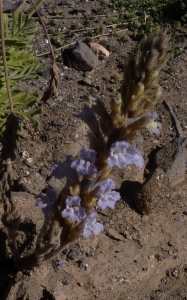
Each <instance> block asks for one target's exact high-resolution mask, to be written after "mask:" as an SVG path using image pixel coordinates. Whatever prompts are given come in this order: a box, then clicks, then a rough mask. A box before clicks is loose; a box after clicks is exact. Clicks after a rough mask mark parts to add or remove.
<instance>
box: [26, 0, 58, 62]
mask: <svg viewBox="0 0 187 300" xmlns="http://www.w3.org/2000/svg"><path fill="white" fill-rule="evenodd" d="M42 1H43V0H42ZM42 1H41V0H40V1H38V3H39V2H42ZM30 2H31V3H32V5H33V6H34V10H35V11H36V13H37V15H38V18H39V20H40V22H41V24H42V27H43V29H44V31H45V35H46V37H47V39H48V43H49V48H50V51H51V55H52V58H53V63H55V61H56V58H55V53H54V50H53V46H52V44H51V40H50V36H49V34H48V32H47V28H46V26H45V24H44V22H43V20H42V17H41V15H40V13H39V11H38V8H37V4H38V3H37V4H36V5H35V4H34V2H33V0H30ZM49 53H50V52H49Z"/></svg>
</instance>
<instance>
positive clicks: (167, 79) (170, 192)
mask: <svg viewBox="0 0 187 300" xmlns="http://www.w3.org/2000/svg"><path fill="white" fill-rule="evenodd" d="M44 2H45V4H43V5H42V7H41V10H40V11H41V13H42V15H43V16H44V18H45V19H46V20H49V18H51V17H54V16H55V14H57V13H58V14H60V13H62V12H63V13H64V18H62V19H58V20H55V19H54V20H53V19H52V20H53V22H58V30H59V34H60V35H61V41H63V39H64V37H65V38H66V39H67V41H70V42H74V41H83V40H84V39H85V38H86V36H87V32H86V31H78V32H76V34H75V35H74V36H73V37H71V36H70V37H69V36H68V34H70V31H69V30H70V29H72V28H73V29H79V21H80V20H82V19H83V18H84V16H85V15H93V14H96V13H97V10H98V9H99V7H100V5H101V4H100V2H99V1H82V2H81V1H59V0H54V1H50V0H45V1H44ZM29 8H30V4H29V1H28V2H27V1H26V2H25V3H24V5H23V6H22V7H21V9H23V10H24V11H27V10H28V9H29ZM106 9H107V12H108V14H111V15H112V14H115V12H113V9H112V8H110V6H107V7H106ZM104 21H105V17H102V18H101V17H98V22H99V24H102V23H104ZM50 24H52V23H50ZM50 26H51V25H48V28H49V30H51V27H50ZM88 26H89V27H93V26H95V23H94V24H92V23H90V24H88ZM66 31H68V32H69V33H68V34H67V33H66V34H65V33H64V32H66ZM106 32H108V31H106ZM109 33H110V32H109ZM122 36H123V37H125V40H126V42H125V43H122V42H121V40H120V37H122ZM130 36H131V33H130V32H129V31H128V30H126V31H123V32H121V33H118V34H114V35H106V36H102V37H101V38H97V39H94V41H96V42H99V40H101V39H102V40H105V41H106V43H109V45H110V47H109V51H110V55H109V57H108V58H107V59H106V60H105V61H103V62H102V64H101V65H100V66H99V67H98V68H97V69H94V70H93V71H91V72H90V73H87V74H86V73H84V72H80V71H76V70H74V69H70V68H67V67H65V66H64V65H63V63H62V61H60V60H59V63H58V66H59V68H60V82H59V84H60V88H59V96H58V97H53V98H51V99H49V100H48V102H47V103H42V104H41V103H40V104H39V105H41V106H42V114H41V115H40V116H38V118H39V120H40V126H39V128H37V129H36V128H33V127H32V125H31V124H28V123H24V124H23V135H22V137H20V138H19V141H18V146H17V153H16V161H15V164H14V173H15V187H14V192H13V197H14V199H16V200H17V205H18V206H19V208H20V210H21V215H22V223H21V225H20V228H19V234H18V244H19V243H20V247H21V244H22V243H23V242H24V245H25V248H24V249H23V248H21V249H22V251H24V254H25V255H26V254H29V253H30V252H32V250H33V249H34V247H35V241H36V237H37V235H38V233H39V230H40V228H41V226H42V222H43V215H42V212H41V210H40V209H39V208H35V207H34V204H35V196H36V195H37V194H39V193H40V192H41V191H45V189H46V188H47V187H49V186H50V187H52V188H53V189H54V190H56V191H57V192H59V190H60V187H61V183H60V182H59V181H55V180H54V179H53V178H51V177H50V173H51V163H52V162H54V161H62V160H63V159H64V158H65V156H66V155H67V154H72V155H76V154H77V153H78V151H79V150H80V149H81V147H82V146H83V145H85V135H86V132H87V128H86V126H85V125H84V124H82V122H81V120H79V119H77V118H76V117H75V115H76V114H77V113H79V112H80V110H81V107H82V103H81V97H82V96H83V95H88V94H90V93H92V94H94V95H95V96H97V97H99V98H100V99H101V100H103V101H104V102H105V103H107V102H108V101H110V99H111V98H112V97H113V96H114V95H116V93H117V90H118V89H119V86H120V82H121V80H122V76H123V72H122V71H123V64H124V60H125V57H126V54H127V52H129V51H130V50H131V49H132V48H133V47H134V46H135V45H136V42H134V41H133V40H132V39H131V38H130ZM68 38H69V40H68ZM70 38H71V39H70ZM61 41H59V36H58V41H57V38H56V37H55V38H54V43H55V42H56V43H59V44H57V45H56V47H59V46H60V42H61ZM178 46H179V47H180V55H179V56H178V57H176V58H174V56H172V57H171V59H170V61H169V62H168V65H167V66H166V68H165V70H164V71H163V72H162V76H161V80H160V84H161V85H162V87H163V94H162V97H161V98H160V100H159V102H158V104H157V106H156V111H157V112H158V115H159V119H160V121H161V122H162V124H163V130H162V134H161V135H160V137H159V138H157V137H156V136H150V135H149V134H148V133H139V134H138V135H137V136H136V137H135V142H136V143H137V146H138V148H139V149H140V150H141V151H142V152H143V154H144V159H145V162H146V164H145V170H141V171H140V172H138V171H137V169H136V168H127V169H126V170H124V171H123V170H121V171H120V172H119V171H117V170H116V172H115V175H114V178H115V179H116V182H117V187H118V188H119V187H120V186H121V195H122V199H121V200H120V201H119V202H118V203H117V204H116V208H115V210H110V209H108V210H106V211H104V213H102V214H101V213H99V219H100V221H101V222H102V223H103V224H104V226H105V231H104V232H102V233H101V234H100V235H99V236H97V237H91V238H90V239H88V240H84V239H82V238H80V239H79V240H78V241H77V242H75V243H72V244H71V245H70V246H69V247H68V248H67V249H66V250H65V251H63V252H62V253H61V254H60V255H59V256H58V257H57V258H56V259H55V260H53V261H51V262H48V263H46V264H45V265H43V266H41V267H40V268H38V269H34V270H33V271H29V272H28V271H25V272H17V271H16V269H15V268H14V267H13V262H12V256H11V253H10V250H9V249H8V247H7V244H6V239H7V235H6V230H5V228H3V226H2V223H1V224H0V243H1V246H0V299H2V300H5V299H8V300H18V299H29V300H37V299H40V300H43V299H45V300H47V299H48V300H53V299H56V300H75V299H81V300H93V299H101V300H104V299H107V300H112V299H116V300H126V299H131V300H185V299H187V200H186V199H187V174H185V176H184V178H183V180H182V181H181V182H179V183H178V184H176V185H174V186H172V187H167V183H166V181H167V180H166V181H165V177H164V175H163V174H162V172H161V171H159V170H158V174H157V176H156V177H155V183H154V184H153V186H152V190H151V193H153V194H154V195H156V203H155V205H154V208H153V209H152V211H151V213H150V214H149V215H142V214H140V213H139V212H138V211H137V210H136V209H135V205H134V197H133V191H134V189H135V187H136V185H138V184H139V183H137V182H140V183H142V182H143V181H144V180H145V179H146V177H147V176H148V175H149V172H150V170H151V163H152V160H151V159H152V156H153V153H154V152H155V150H157V149H159V148H160V147H163V146H164V145H166V144H167V143H169V142H171V141H172V140H173V139H174V138H175V137H176V128H175V126H174V124H173V123H172V119H171V116H170V114H169V112H168V110H167V109H166V107H165V106H164V104H163V101H164V100H169V101H170V103H171V105H172V107H173V110H174V112H175V114H176V116H177V118H178V120H179V123H180V124H181V126H182V130H183V134H184V136H186V137H187V110H186V106H187V96H186V95H187V85H186V78H187V45H186V44H185V42H181V43H180V44H179V45H178ZM33 51H34V52H35V53H36V54H42V53H44V52H46V51H48V45H47V43H46V38H45V36H44V35H43V31H42V29H41V28H40V30H39V33H38V35H37V37H36V38H35V39H34V42H33ZM59 56H60V51H59ZM41 59H42V61H43V62H44V63H45V64H46V66H47V67H49V66H50V58H49V56H41ZM85 76H90V79H91V84H90V85H85V84H84V79H85ZM48 79H49V74H48V68H46V71H45V72H44V73H43V74H42V76H41V77H40V78H39V79H37V80H32V81H30V82H27V83H26V84H25V83H24V85H23V84H22V88H24V89H26V90H28V91H30V92H37V93H39V94H40V95H41V96H42V95H43V92H44V91H45V89H46V88H47V85H48ZM24 151H27V152H28V154H29V157H30V158H33V163H32V164H26V163H25V161H24V159H23V153H25V152H24ZM186 155H187V154H186ZM163 159H165V160H167V155H166V157H164V158H163ZM186 161H187V159H184V163H186ZM179 167H180V166H179ZM159 172H161V173H159ZM0 212H1V213H2V207H0Z"/></svg>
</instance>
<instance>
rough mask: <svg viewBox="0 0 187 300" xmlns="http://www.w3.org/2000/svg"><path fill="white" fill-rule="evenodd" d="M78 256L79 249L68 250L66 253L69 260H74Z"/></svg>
mask: <svg viewBox="0 0 187 300" xmlns="http://www.w3.org/2000/svg"><path fill="white" fill-rule="evenodd" d="M78 256H79V251H77V250H70V251H69V253H68V255H67V258H69V259H71V260H75V259H77V258H78Z"/></svg>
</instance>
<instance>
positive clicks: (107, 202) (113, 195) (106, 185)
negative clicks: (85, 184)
mask: <svg viewBox="0 0 187 300" xmlns="http://www.w3.org/2000/svg"><path fill="white" fill-rule="evenodd" d="M114 187H115V182H114V180H112V179H110V178H107V179H105V180H103V181H101V182H99V183H98V184H96V186H95V189H94V190H93V193H94V196H96V197H97V198H98V202H97V205H98V206H99V208H101V209H102V210H104V209H105V208H107V207H110V208H112V209H113V208H114V206H115V204H116V202H117V201H118V200H119V199H120V198H121V197H120V194H119V193H118V192H115V191H112V189H114Z"/></svg>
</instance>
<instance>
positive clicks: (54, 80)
mask: <svg viewBox="0 0 187 300" xmlns="http://www.w3.org/2000/svg"><path fill="white" fill-rule="evenodd" d="M30 1H31V3H32V5H33V7H34V9H35V11H36V13H37V15H38V18H39V20H40V22H41V24H42V27H43V30H44V32H45V35H46V37H47V39H48V43H49V48H50V53H51V56H52V60H53V64H52V67H51V71H50V76H51V78H50V82H49V88H48V89H47V91H46V92H45V93H44V95H43V97H42V100H43V101H47V100H48V99H49V98H50V97H52V96H58V82H59V76H58V72H59V69H58V67H57V64H56V58H55V53H54V50H53V46H52V44H51V41H50V37H49V34H48V32H47V28H46V26H45V24H44V21H43V19H42V17H41V15H40V13H39V11H38V8H37V7H36V5H35V4H34V2H33V0H30Z"/></svg>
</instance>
